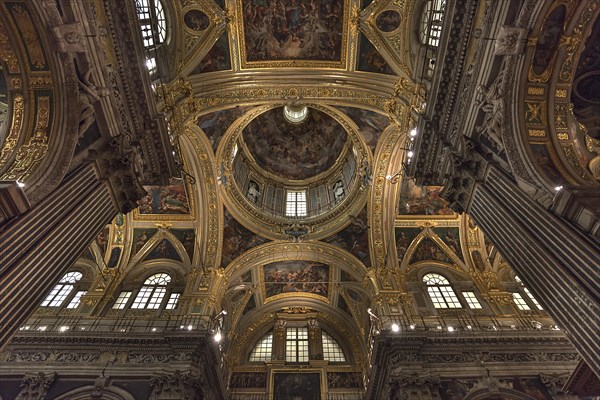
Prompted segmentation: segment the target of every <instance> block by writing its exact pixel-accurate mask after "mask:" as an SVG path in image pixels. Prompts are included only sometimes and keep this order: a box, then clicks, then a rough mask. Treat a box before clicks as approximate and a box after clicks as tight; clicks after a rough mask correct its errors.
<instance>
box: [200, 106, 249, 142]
mask: <svg viewBox="0 0 600 400" xmlns="http://www.w3.org/2000/svg"><path fill="white" fill-rule="evenodd" d="M249 109H250V107H233V108H228V109H227V110H221V111H215V112H213V113H210V114H205V115H203V116H201V117H200V118H198V122H197V124H198V126H199V127H200V129H202V130H203V131H204V133H205V134H206V137H207V138H208V141H209V142H210V145H211V146H212V149H213V151H214V152H216V151H217V147H219V142H220V141H221V138H222V137H223V135H224V134H225V131H226V130H227V128H229V126H230V125H231V124H232V123H233V121H235V120H236V119H238V118H239V117H241V116H242V115H244V113H245V112H246V111H248V110H249Z"/></svg>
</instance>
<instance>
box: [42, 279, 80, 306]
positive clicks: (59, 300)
mask: <svg viewBox="0 0 600 400" xmlns="http://www.w3.org/2000/svg"><path fill="white" fill-rule="evenodd" d="M82 277H83V274H82V273H81V272H78V271H72V272H69V273H67V274H66V275H65V276H63V277H62V279H61V280H60V281H59V282H58V284H57V285H56V286H54V288H53V289H52V290H51V291H50V293H48V296H46V298H45V299H44V301H43V302H42V307H60V306H61V305H62V304H63V303H64V302H65V300H66V299H67V297H69V295H70V294H71V292H72V291H73V289H74V287H75V285H76V284H77V282H79V281H80V280H81V278H82ZM85 293H86V291H85V290H79V291H77V292H76V293H75V295H74V296H73V297H72V298H71V301H69V303H68V305H67V308H77V307H78V306H79V301H80V299H81V296H83V295H84V294H85Z"/></svg>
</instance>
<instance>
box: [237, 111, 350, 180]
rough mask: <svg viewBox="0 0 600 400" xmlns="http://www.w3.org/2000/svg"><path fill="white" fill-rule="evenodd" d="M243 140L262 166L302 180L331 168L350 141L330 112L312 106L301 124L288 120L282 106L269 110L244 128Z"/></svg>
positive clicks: (277, 173)
mask: <svg viewBox="0 0 600 400" xmlns="http://www.w3.org/2000/svg"><path fill="white" fill-rule="evenodd" d="M243 140H244V142H245V143H246V145H247V147H248V150H249V151H250V153H251V156H252V157H253V158H254V160H255V161H256V163H257V164H258V166H259V167H261V168H263V169H264V170H265V171H267V172H269V173H272V174H275V175H278V176H280V177H283V178H287V179H293V180H302V179H306V178H310V177H312V176H315V175H318V174H320V173H321V172H324V171H326V170H328V169H329V168H331V167H332V166H333V164H335V162H336V160H337V159H338V158H339V156H340V154H341V152H342V149H343V148H344V145H345V144H346V141H347V135H346V132H345V130H344V128H343V127H342V126H341V125H340V124H339V123H338V122H337V121H335V120H334V119H333V118H332V117H330V116H329V115H327V114H325V113H323V112H321V111H318V110H315V109H313V108H311V109H309V116H308V117H307V118H306V120H305V121H304V122H303V123H301V124H292V123H290V122H288V121H287V120H286V118H285V117H284V114H283V107H278V108H274V109H272V110H269V111H267V112H265V113H263V114H261V115H259V116H258V117H256V118H255V119H254V120H252V121H251V122H250V123H249V124H248V125H247V126H246V127H245V128H244V130H243Z"/></svg>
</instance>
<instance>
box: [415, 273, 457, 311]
mask: <svg viewBox="0 0 600 400" xmlns="http://www.w3.org/2000/svg"><path fill="white" fill-rule="evenodd" d="M423 282H424V283H425V285H427V292H428V293H429V297H430V298H431V301H432V303H433V306H434V307H435V308H462V305H461V304H460V301H459V300H458V297H457V296H456V293H454V289H452V286H450V282H449V281H448V279H446V278H445V277H443V276H442V275H439V274H426V275H425V276H423Z"/></svg>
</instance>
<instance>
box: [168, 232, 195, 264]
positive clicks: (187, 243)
mask: <svg viewBox="0 0 600 400" xmlns="http://www.w3.org/2000/svg"><path fill="white" fill-rule="evenodd" d="M171 233H173V235H175V237H176V238H177V239H179V241H180V242H181V244H182V245H183V248H184V249H185V251H186V253H187V254H188V256H189V257H190V260H193V259H194V247H195V246H194V245H195V244H196V233H195V232H194V230H193V229H173V230H172V231H171Z"/></svg>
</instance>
